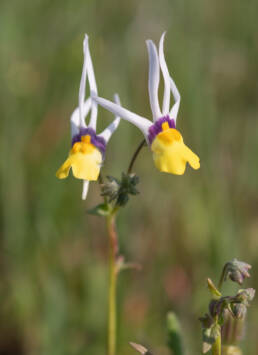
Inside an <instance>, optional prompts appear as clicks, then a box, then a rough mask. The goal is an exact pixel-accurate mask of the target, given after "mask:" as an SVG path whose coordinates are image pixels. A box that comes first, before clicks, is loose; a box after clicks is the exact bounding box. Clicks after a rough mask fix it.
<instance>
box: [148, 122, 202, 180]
mask: <svg viewBox="0 0 258 355" xmlns="http://www.w3.org/2000/svg"><path fill="white" fill-rule="evenodd" d="M151 150H152V152H153V159H154V163H155V165H156V167H157V169H159V170H160V171H162V172H166V173H170V174H175V175H183V174H184V172H185V168H186V163H189V165H190V166H191V167H192V168H193V169H199V168H200V159H199V157H198V156H197V155H196V154H194V153H193V152H192V151H191V150H190V149H189V148H188V147H187V146H186V145H185V144H184V141H183V137H182V135H181V133H180V132H179V131H178V130H176V129H175V128H170V127H169V124H168V122H164V123H162V131H161V132H160V133H158V134H157V135H156V137H155V139H154V140H153V142H152V144H151Z"/></svg>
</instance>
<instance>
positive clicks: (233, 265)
mask: <svg viewBox="0 0 258 355" xmlns="http://www.w3.org/2000/svg"><path fill="white" fill-rule="evenodd" d="M251 268H252V266H251V265H249V264H247V263H245V262H243V261H239V260H237V259H234V260H233V261H230V262H229V263H227V264H226V265H225V267H224V271H223V273H224V280H226V279H227V278H230V280H232V281H233V282H237V283H238V284H239V285H242V283H243V282H244V280H245V278H247V277H250V274H249V270H250V269H251Z"/></svg>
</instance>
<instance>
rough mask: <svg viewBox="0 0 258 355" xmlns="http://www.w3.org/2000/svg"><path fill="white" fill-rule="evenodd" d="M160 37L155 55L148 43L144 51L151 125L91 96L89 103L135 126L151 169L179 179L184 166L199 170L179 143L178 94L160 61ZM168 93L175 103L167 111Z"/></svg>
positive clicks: (147, 121)
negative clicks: (144, 143)
mask: <svg viewBox="0 0 258 355" xmlns="http://www.w3.org/2000/svg"><path fill="white" fill-rule="evenodd" d="M164 37H165V33H163V34H162V36H161V39H160V43H159V53H158V51H157V49H156V46H155V44H154V43H153V42H152V41H151V40H148V41H147V42H146V43H147V48H148V54H149V85H148V87H149V97H150V106H151V110H152V114H153V121H150V120H148V119H146V118H144V117H142V116H139V115H137V114H135V113H133V112H131V111H129V110H127V109H125V108H122V107H121V106H118V105H116V104H114V103H113V102H111V101H108V100H106V99H103V98H101V97H98V96H97V95H96V94H95V93H94V92H93V93H92V95H91V96H92V99H93V100H94V101H95V102H97V103H98V104H99V105H101V106H103V107H104V108H106V109H107V110H109V111H111V112H113V113H114V114H115V115H118V116H120V117H121V118H123V119H125V120H127V121H129V122H131V123H133V124H134V125H135V126H137V127H138V128H139V129H140V130H141V131H142V133H143V134H144V137H145V139H146V141H147V143H148V144H149V146H150V148H151V150H152V152H153V159H154V163H155V166H156V167H157V168H158V169H159V170H160V171H162V172H166V173H171V174H176V175H182V174H184V172H185V168H186V163H189V164H190V166H191V167H192V168H193V169H199V167H200V163H199V160H200V159H199V157H198V156H197V155H196V154H194V153H193V152H192V151H191V150H190V149H189V148H188V147H187V146H186V145H185V144H184V141H183V137H182V135H181V133H180V132H179V131H178V130H177V129H176V119H177V113H178V110H179V105H180V94H179V92H178V90H177V87H176V85H175V83H174V81H173V79H172V78H171V76H170V75H169V71H168V68H167V64H166V61H165V57H164V50H163V47H164ZM160 69H161V72H162V74H163V78H164V96H163V104H162V111H161V109H160V105H159V98H158V89H159V76H160ZM170 92H171V93H172V95H173V97H174V100H175V103H174V105H173V106H172V108H171V109H169V107H170Z"/></svg>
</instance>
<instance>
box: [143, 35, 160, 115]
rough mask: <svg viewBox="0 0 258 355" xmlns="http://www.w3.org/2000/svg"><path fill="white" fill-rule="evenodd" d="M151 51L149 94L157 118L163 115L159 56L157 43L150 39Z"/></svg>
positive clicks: (149, 48)
mask: <svg viewBox="0 0 258 355" xmlns="http://www.w3.org/2000/svg"><path fill="white" fill-rule="evenodd" d="M146 43H147V48H148V53H149V84H148V87H149V96H150V106H151V111H152V114H153V120H154V121H155V120H157V119H158V118H160V117H161V116H162V114H161V111H160V107H159V94H158V92H159V57H158V53H157V49H156V46H155V44H154V43H153V42H152V41H151V40H148V41H146Z"/></svg>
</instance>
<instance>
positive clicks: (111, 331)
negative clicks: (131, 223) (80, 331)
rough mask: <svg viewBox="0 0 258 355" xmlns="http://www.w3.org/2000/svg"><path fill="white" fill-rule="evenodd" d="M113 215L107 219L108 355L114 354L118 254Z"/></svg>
mask: <svg viewBox="0 0 258 355" xmlns="http://www.w3.org/2000/svg"><path fill="white" fill-rule="evenodd" d="M115 215H116V213H115V212H114V213H112V214H111V215H110V216H108V217H107V229H108V237H109V299H108V355H115V353H116V284H117V268H116V257H117V252H118V238H117V233H116V227H115Z"/></svg>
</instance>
